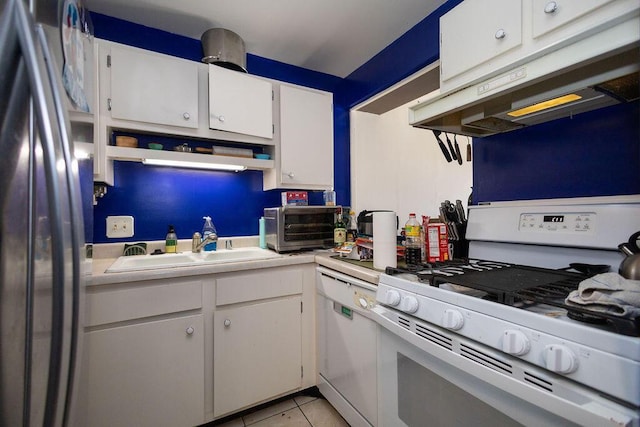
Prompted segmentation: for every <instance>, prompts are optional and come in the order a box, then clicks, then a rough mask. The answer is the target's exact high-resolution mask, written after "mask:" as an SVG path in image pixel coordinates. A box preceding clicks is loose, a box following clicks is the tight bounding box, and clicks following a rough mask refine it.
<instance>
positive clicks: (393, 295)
mask: <svg viewBox="0 0 640 427" xmlns="http://www.w3.org/2000/svg"><path fill="white" fill-rule="evenodd" d="M385 297H386V298H385V299H386V300H387V304H389V305H392V306H396V305H398V304H400V292H398V291H394V290H388V291H387V294H386V295H385Z"/></svg>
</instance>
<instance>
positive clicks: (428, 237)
mask: <svg viewBox="0 0 640 427" xmlns="http://www.w3.org/2000/svg"><path fill="white" fill-rule="evenodd" d="M424 240H425V249H426V253H427V259H428V262H435V261H447V260H449V235H448V233H447V226H446V224H444V223H441V222H436V223H432V224H428V225H427V232H426V233H425V239H424Z"/></svg>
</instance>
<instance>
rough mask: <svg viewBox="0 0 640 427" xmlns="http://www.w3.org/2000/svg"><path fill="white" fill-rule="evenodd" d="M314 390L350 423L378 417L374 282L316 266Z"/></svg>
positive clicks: (365, 423) (363, 423)
mask: <svg viewBox="0 0 640 427" xmlns="http://www.w3.org/2000/svg"><path fill="white" fill-rule="evenodd" d="M316 275H317V277H316V291H317V294H318V295H317V296H318V298H317V319H318V323H317V325H318V331H317V340H318V341H317V344H318V346H317V348H318V389H319V390H320V392H321V393H322V395H323V396H324V397H326V398H327V400H328V401H329V402H330V403H331V404H332V405H333V407H335V408H336V409H337V410H338V412H340V415H342V417H343V418H344V419H345V420H346V421H347V422H348V423H349V424H350V425H351V426H352V427H358V426H372V425H373V426H375V425H377V420H378V404H377V366H376V364H377V355H376V340H377V338H376V328H377V324H376V323H375V322H374V321H373V320H371V317H370V316H371V314H370V312H369V310H370V309H371V308H373V306H374V305H375V303H376V299H375V293H376V286H375V285H372V284H370V283H367V282H364V281H362V280H358V279H356V278H353V277H350V276H347V275H345V274H341V273H338V272H336V271H333V270H330V269H327V268H324V267H318V268H317V270H316Z"/></svg>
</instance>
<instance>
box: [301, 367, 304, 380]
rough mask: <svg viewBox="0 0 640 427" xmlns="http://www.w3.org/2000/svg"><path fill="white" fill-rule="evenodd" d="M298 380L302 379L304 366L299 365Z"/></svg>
mask: <svg viewBox="0 0 640 427" xmlns="http://www.w3.org/2000/svg"><path fill="white" fill-rule="evenodd" d="M300 378H304V366H302V365H300Z"/></svg>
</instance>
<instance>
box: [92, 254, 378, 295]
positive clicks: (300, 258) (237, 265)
mask: <svg viewBox="0 0 640 427" xmlns="http://www.w3.org/2000/svg"><path fill="white" fill-rule="evenodd" d="M178 249H179V250H180V246H179V247H178ZM103 254H106V255H107V256H100V257H98V258H94V259H93V261H92V268H91V270H92V275H91V280H89V281H88V283H87V286H99V285H108V284H117V283H130V282H138V281H145V280H156V279H168V278H173V277H187V276H198V275H208V274H218V273H229V272H235V271H244V270H257V269H262V268H272V267H282V266H288V265H297V264H309V263H314V262H315V263H317V264H319V265H322V266H324V267H327V268H330V269H332V270H336V271H338V272H340V273H343V274H347V275H349V276H352V277H355V278H357V279H360V280H364V281H366V282H369V283H372V284H375V285H377V284H378V279H379V276H380V273H381V272H380V271H377V270H373V269H370V268H366V267H362V266H359V265H355V264H353V263H349V262H345V261H341V260H339V259H335V258H332V256H335V255H336V254H335V253H334V252H333V251H329V250H317V251H309V252H299V253H291V254H279V256H278V257H276V258H270V259H263V260H255V261H242V262H228V263H219V264H205V265H197V266H188V267H174V268H157V269H152V270H141V271H128V272H122V273H106V272H105V271H106V269H107V268H109V266H111V264H113V263H114V262H115V260H116V259H117V255H114V253H113V252H112V251H108V250H107V251H103ZM94 255H95V252H94Z"/></svg>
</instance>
